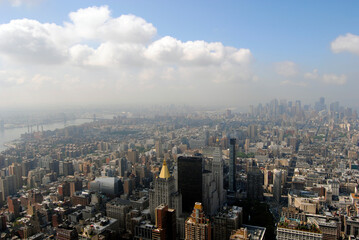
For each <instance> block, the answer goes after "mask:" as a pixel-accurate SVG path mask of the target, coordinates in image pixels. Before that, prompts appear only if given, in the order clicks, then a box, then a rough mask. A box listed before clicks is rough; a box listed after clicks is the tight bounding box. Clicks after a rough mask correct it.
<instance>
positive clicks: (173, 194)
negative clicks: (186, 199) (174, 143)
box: [149, 159, 182, 219]
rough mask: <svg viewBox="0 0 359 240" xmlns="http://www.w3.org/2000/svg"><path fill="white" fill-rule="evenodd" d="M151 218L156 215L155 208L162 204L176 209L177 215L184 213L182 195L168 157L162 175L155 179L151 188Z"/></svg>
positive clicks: (163, 165)
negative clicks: (168, 164) (169, 166)
mask: <svg viewBox="0 0 359 240" xmlns="http://www.w3.org/2000/svg"><path fill="white" fill-rule="evenodd" d="M149 193H150V194H149V195H150V211H151V218H152V219H154V217H155V208H156V207H158V206H159V205H161V204H165V205H167V206H168V207H169V208H174V209H176V215H177V217H178V216H180V215H181V214H182V195H181V194H180V193H178V192H177V191H176V182H175V179H174V177H173V176H172V175H171V174H170V171H169V170H168V167H167V162H166V159H164V160H163V164H162V168H161V172H160V175H159V176H158V177H156V178H155V179H154V181H153V189H151V190H150V192H149Z"/></svg>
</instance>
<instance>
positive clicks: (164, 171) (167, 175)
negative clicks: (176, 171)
mask: <svg viewBox="0 0 359 240" xmlns="http://www.w3.org/2000/svg"><path fill="white" fill-rule="evenodd" d="M170 177H171V174H170V171H168V167H167V163H166V159H163V165H162V169H161V173H160V178H165V179H168V178H170Z"/></svg>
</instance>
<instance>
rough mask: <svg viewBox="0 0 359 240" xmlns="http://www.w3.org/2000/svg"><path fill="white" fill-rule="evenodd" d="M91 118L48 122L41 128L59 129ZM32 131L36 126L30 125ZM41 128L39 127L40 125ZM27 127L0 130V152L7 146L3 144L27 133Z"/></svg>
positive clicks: (79, 123)
mask: <svg viewBox="0 0 359 240" xmlns="http://www.w3.org/2000/svg"><path fill="white" fill-rule="evenodd" d="M92 121H93V120H92V119H75V120H69V121H67V122H66V124H65V123H64V122H58V123H50V124H46V125H45V124H44V125H43V129H44V131H46V130H51V131H53V130H55V129H61V128H65V127H68V126H75V125H81V124H84V123H87V122H92ZM32 129H33V131H36V130H37V128H36V126H33V127H32ZM40 129H41V127H40ZM27 132H28V129H27V127H21V128H12V129H5V130H0V152H1V151H4V150H5V149H6V148H7V147H6V146H5V145H4V144H6V143H9V142H12V141H14V140H17V139H20V137H21V134H24V133H27Z"/></svg>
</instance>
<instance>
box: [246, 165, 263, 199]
mask: <svg viewBox="0 0 359 240" xmlns="http://www.w3.org/2000/svg"><path fill="white" fill-rule="evenodd" d="M247 198H248V199H250V200H258V201H262V200H263V173H262V172H261V171H260V170H259V169H258V168H257V167H254V168H252V169H251V170H250V171H249V172H248V174H247Z"/></svg>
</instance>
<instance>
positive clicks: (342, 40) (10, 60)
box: [0, 0, 359, 108]
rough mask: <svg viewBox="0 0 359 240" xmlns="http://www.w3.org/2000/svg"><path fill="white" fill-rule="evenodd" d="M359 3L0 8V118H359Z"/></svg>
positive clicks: (5, 1) (44, 2) (1, 3)
mask: <svg viewBox="0 0 359 240" xmlns="http://www.w3.org/2000/svg"><path fill="white" fill-rule="evenodd" d="M358 10H359V1H354V0H351V1H350V0H349V1H331V0H316V1H312V0H301V1H287V0H283V1H280V0H278V1H264V0H263V1H257V0H253V1H244V0H236V1H234V0H233V1H211V0H209V1H156V0H154V1H148V0H142V1H136V0H133V1H120V0H116V1H105V0H104V1H91V0H86V1H82V0H77V1H74V0H72V1H64V0H62V1H53V0H51V1H50V0H0V108H19V107H23V108H27V107H45V106H50V107H59V106H86V107H87V106H92V105H94V106H104V105H106V106H109V105H111V106H112V105H113V106H117V105H126V104H139V105H147V104H178V105H181V104H189V105H194V106H197V105H206V106H226V107H239V108H246V107H247V106H248V105H250V104H258V103H260V102H266V101H270V100H272V99H274V98H277V99H287V100H296V99H300V100H302V102H303V103H310V104H313V103H314V102H315V101H317V100H318V99H319V97H321V96H323V97H325V98H326V100H327V103H330V102H331V101H337V100H338V101H340V102H341V103H342V104H343V105H346V106H351V107H354V108H359V101H358V100H359V95H358V94H357V90H358V89H359V83H358V76H359V70H358V69H359V68H358V67H359V14H358V13H357V12H358Z"/></svg>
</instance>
